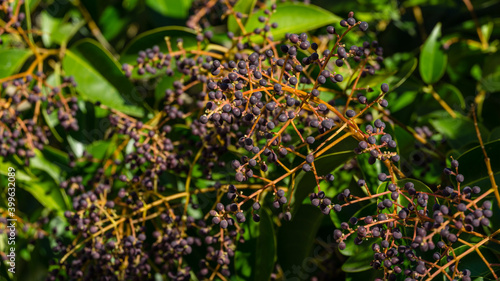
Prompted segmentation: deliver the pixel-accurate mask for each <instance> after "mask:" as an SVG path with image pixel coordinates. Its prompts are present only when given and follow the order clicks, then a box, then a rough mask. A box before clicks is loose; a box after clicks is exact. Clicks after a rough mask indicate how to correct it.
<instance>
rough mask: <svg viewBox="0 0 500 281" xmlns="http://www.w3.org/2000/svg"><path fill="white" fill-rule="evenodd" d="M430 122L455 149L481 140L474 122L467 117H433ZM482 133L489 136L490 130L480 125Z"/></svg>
mask: <svg viewBox="0 0 500 281" xmlns="http://www.w3.org/2000/svg"><path fill="white" fill-rule="evenodd" d="M429 122H430V123H431V124H432V126H434V128H435V129H436V131H438V132H439V133H441V134H443V135H444V136H445V137H446V140H447V141H448V143H449V144H450V146H451V147H452V148H454V149H459V148H461V147H463V146H465V145H467V144H469V143H473V142H479V141H478V140H477V136H476V129H475V128H474V122H472V121H471V120H470V119H467V118H465V117H461V116H459V118H455V119H453V118H440V119H439V118H432V119H431V120H429ZM479 129H480V131H481V135H483V136H487V135H488V131H487V130H486V129H485V128H484V126H481V124H480V125H479Z"/></svg>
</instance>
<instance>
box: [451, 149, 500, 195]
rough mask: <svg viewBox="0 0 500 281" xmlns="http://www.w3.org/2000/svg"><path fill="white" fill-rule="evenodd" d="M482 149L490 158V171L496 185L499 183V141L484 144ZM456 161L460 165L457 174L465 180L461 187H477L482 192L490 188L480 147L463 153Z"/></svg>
mask: <svg viewBox="0 0 500 281" xmlns="http://www.w3.org/2000/svg"><path fill="white" fill-rule="evenodd" d="M484 147H485V150H486V153H487V154H488V157H489V158H490V164H491V169H492V170H493V173H494V175H495V179H496V182H497V184H498V183H499V182H500V140H496V141H492V142H490V143H486V144H485V145H484ZM457 160H458V162H459V163H460V166H459V168H458V172H459V173H461V174H462V175H464V178H465V180H464V182H463V183H462V186H466V185H470V186H474V185H477V186H479V187H481V188H483V189H484V190H486V189H488V188H489V187H491V183H490V179H489V177H488V170H487V169H486V164H485V162H484V154H483V150H482V149H481V147H480V146H477V147H475V148H473V149H471V150H469V151H467V152H465V153H464V154H462V155H461V156H460V157H458V159H457Z"/></svg>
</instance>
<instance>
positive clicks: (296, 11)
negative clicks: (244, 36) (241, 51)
mask: <svg viewBox="0 0 500 281" xmlns="http://www.w3.org/2000/svg"><path fill="white" fill-rule="evenodd" d="M260 16H265V15H264V10H259V11H258V12H257V13H255V14H254V15H253V16H252V17H251V18H250V19H249V20H248V22H247V24H246V25H245V29H246V31H247V32H251V31H253V30H254V29H255V28H263V27H264V24H263V23H261V22H259V17H260ZM298 19H300V20H298ZM340 20H341V18H340V17H338V16H336V15H334V14H332V13H331V12H329V11H327V10H325V9H323V8H320V7H318V6H315V5H312V4H309V5H307V4H303V3H289V2H288V3H278V7H277V10H276V13H274V14H273V15H272V16H271V20H270V22H271V23H273V22H276V23H278V28H276V29H272V30H271V33H272V35H273V37H274V40H281V39H283V38H285V34H286V33H300V32H307V31H310V30H314V29H317V28H319V27H322V26H325V25H328V24H332V23H335V22H338V21H340ZM251 39H252V42H255V43H259V42H262V36H252V38H251Z"/></svg>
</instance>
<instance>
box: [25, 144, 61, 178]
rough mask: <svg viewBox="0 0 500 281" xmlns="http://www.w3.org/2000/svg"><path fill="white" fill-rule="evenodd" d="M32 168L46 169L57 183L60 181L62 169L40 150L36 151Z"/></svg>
mask: <svg viewBox="0 0 500 281" xmlns="http://www.w3.org/2000/svg"><path fill="white" fill-rule="evenodd" d="M30 169H32V170H33V169H37V170H42V171H45V172H46V173H47V174H48V175H50V177H52V179H53V180H54V181H55V182H56V183H57V184H58V183H59V178H60V176H61V175H60V173H61V169H60V168H59V167H58V166H57V165H55V164H53V163H52V162H50V161H48V160H47V159H45V156H44V155H43V154H42V152H40V151H39V150H36V151H35V157H34V158H33V159H31V161H30Z"/></svg>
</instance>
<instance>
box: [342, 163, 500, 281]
mask: <svg viewBox="0 0 500 281" xmlns="http://www.w3.org/2000/svg"><path fill="white" fill-rule="evenodd" d="M458 166H459V163H458V161H457V160H452V161H451V168H446V169H445V170H444V173H445V174H446V175H452V176H455V179H456V181H457V189H454V188H453V187H451V186H446V187H445V188H443V189H439V190H436V191H435V192H428V191H426V190H425V191H424V190H420V188H418V187H417V186H415V184H414V183H413V182H412V181H411V180H409V181H405V182H404V184H403V183H401V184H400V183H395V182H393V183H385V184H384V185H385V187H386V190H382V191H381V192H380V193H378V194H376V195H373V196H372V197H377V200H378V204H377V214H376V215H367V216H365V217H359V218H358V217H351V218H350V219H349V221H348V222H342V224H341V228H340V229H336V230H335V231H334V233H333V235H334V238H335V239H336V240H337V242H338V247H339V249H340V250H344V249H345V248H346V241H347V240H348V239H349V238H350V237H354V238H353V239H354V240H353V241H354V244H356V245H361V244H362V243H363V242H365V241H368V240H372V239H377V240H378V241H380V242H376V243H373V244H372V249H373V252H374V255H373V261H372V263H371V265H372V267H373V268H374V269H382V270H384V272H385V278H387V279H389V280H396V278H397V276H398V274H400V273H403V274H404V275H406V276H407V278H406V280H417V279H419V278H421V277H424V276H428V275H429V276H435V275H436V274H438V273H439V272H441V270H440V269H441V268H440V267H438V266H437V265H436V263H435V261H440V260H442V259H446V262H450V261H455V258H456V256H454V253H453V245H454V244H455V243H462V244H468V243H467V241H464V240H461V239H460V236H461V235H467V234H472V235H474V236H477V237H485V236H487V235H486V234H481V233H484V231H483V230H482V229H481V226H485V227H488V226H489V225H490V221H489V218H491V217H492V215H493V212H492V210H491V205H492V204H491V202H490V201H488V200H482V199H483V198H484V196H485V194H483V195H480V193H481V189H480V188H479V187H478V186H474V187H473V188H471V187H469V186H465V187H463V188H461V186H460V184H461V183H462V182H463V181H464V177H463V175H461V174H459V173H458ZM379 179H380V176H379ZM380 180H382V179H380ZM362 184H365V183H364V182H362ZM338 199H339V200H341V201H345V202H346V203H344V204H343V205H342V206H348V205H350V204H354V203H356V202H359V201H360V199H356V198H354V197H353V196H352V195H351V194H350V192H349V190H348V189H346V190H344V192H343V193H341V194H339V196H338ZM480 201H482V203H480ZM427 253H430V254H427ZM465 266H466V265H465ZM449 269H450V271H451V272H452V274H453V276H456V277H461V278H462V280H471V279H470V277H469V276H470V271H468V270H467V269H465V268H463V267H462V266H460V267H457V266H456V264H455V263H453V264H451V265H450V268H449ZM433 270H438V271H433ZM445 274H447V273H445ZM448 277H449V275H448Z"/></svg>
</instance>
